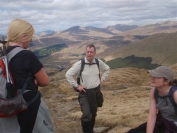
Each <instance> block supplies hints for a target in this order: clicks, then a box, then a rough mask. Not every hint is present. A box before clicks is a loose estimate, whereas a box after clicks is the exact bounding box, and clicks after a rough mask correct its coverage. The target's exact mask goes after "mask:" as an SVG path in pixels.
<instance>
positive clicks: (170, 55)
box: [111, 32, 177, 65]
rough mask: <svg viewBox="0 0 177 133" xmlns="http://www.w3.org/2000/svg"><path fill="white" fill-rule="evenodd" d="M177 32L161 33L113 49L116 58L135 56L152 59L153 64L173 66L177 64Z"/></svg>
mask: <svg viewBox="0 0 177 133" xmlns="http://www.w3.org/2000/svg"><path fill="white" fill-rule="evenodd" d="M176 47H177V32H175V33H160V34H155V35H152V36H150V37H147V38H145V39H143V40H141V41H138V42H135V43H132V44H129V45H128V46H125V47H121V48H118V49H112V53H111V54H112V55H114V57H115V58H118V57H121V58H124V57H127V56H130V55H135V56H136V57H151V58H152V63H155V64H161V65H172V64H175V63H177V48H176Z"/></svg>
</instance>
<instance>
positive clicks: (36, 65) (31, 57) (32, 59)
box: [22, 50, 43, 75]
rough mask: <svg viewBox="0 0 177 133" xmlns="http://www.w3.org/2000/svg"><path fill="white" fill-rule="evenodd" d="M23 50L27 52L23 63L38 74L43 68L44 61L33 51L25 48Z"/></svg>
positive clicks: (31, 71)
mask: <svg viewBox="0 0 177 133" xmlns="http://www.w3.org/2000/svg"><path fill="white" fill-rule="evenodd" d="M23 52H26V54H25V56H23V57H22V58H23V59H22V60H23V65H24V67H25V68H26V69H27V70H29V72H30V73H31V74H32V75H34V74H36V73H37V72H38V71H39V70H40V69H41V68H43V65H42V63H41V62H40V61H39V60H38V58H37V56H36V55H35V54H34V53H33V52H32V51H29V50H24V51H23Z"/></svg>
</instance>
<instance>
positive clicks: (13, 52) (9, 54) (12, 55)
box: [7, 47, 25, 62]
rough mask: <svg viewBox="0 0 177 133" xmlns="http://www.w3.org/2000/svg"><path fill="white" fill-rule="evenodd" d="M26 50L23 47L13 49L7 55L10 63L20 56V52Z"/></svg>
mask: <svg viewBox="0 0 177 133" xmlns="http://www.w3.org/2000/svg"><path fill="white" fill-rule="evenodd" d="M22 50H25V49H23V48H21V47H16V48H14V49H12V50H11V51H10V52H9V53H8V54H7V58H8V62H10V60H11V59H12V58H13V57H14V56H15V55H16V54H18V53H19V52H20V51H22Z"/></svg>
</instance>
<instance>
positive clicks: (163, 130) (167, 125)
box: [127, 66, 177, 133]
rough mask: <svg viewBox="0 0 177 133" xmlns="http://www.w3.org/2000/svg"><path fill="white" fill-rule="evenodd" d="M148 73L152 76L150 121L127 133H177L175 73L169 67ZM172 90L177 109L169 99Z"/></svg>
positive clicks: (176, 85) (161, 67) (176, 82)
mask: <svg viewBox="0 0 177 133" xmlns="http://www.w3.org/2000/svg"><path fill="white" fill-rule="evenodd" d="M147 72H148V73H150V74H151V76H152V77H151V87H152V89H151V91H150V108H149V114H148V121H147V122H145V123H143V124H141V125H140V126H138V127H136V128H134V129H131V130H129V131H128V132H127V133H177V111H176V109H177V91H176V90H177V80H176V79H174V72H173V71H172V69H171V68H170V67H168V66H160V67H157V68H156V69H153V70H147ZM174 87H175V89H174ZM172 88H173V89H174V93H173V97H174V101H175V103H176V104H175V105H176V108H175V107H174V105H173V104H172V102H171V100H170V97H169V92H170V90H171V89H172ZM156 92H157V93H156ZM155 94H157V95H155Z"/></svg>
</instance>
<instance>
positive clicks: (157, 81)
mask: <svg viewBox="0 0 177 133" xmlns="http://www.w3.org/2000/svg"><path fill="white" fill-rule="evenodd" d="M168 83H169V80H167V81H166V80H164V78H163V77H153V76H152V78H151V86H152V87H155V88H160V87H163V86H166V85H168Z"/></svg>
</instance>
